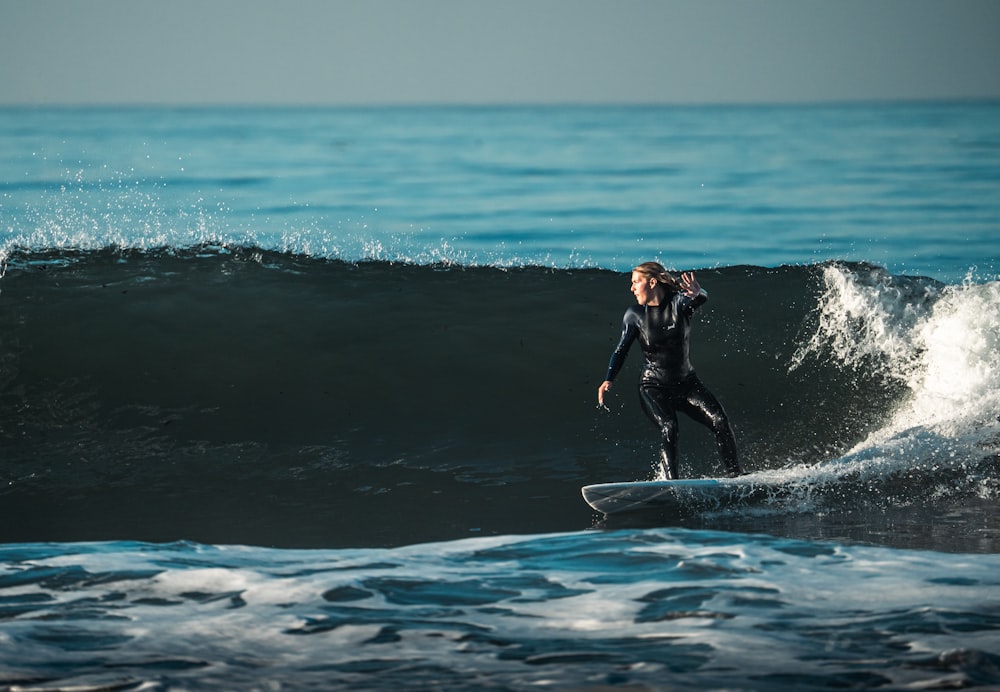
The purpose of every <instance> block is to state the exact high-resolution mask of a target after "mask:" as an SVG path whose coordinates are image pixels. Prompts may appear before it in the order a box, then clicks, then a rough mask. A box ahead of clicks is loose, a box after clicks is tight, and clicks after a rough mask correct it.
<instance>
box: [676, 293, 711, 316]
mask: <svg viewBox="0 0 1000 692" xmlns="http://www.w3.org/2000/svg"><path fill="white" fill-rule="evenodd" d="M707 302H708V291H706V290H705V289H704V288H703V289H701V293H699V294H698V295H696V296H695V297H694V298H689V297H688V296H685V295H681V299H680V305H679V306H678V307H680V309H681V310H682V311H684V312H685V313H687V314H688V315H690V314H692V313H693V312H694V311H695V310H697V309H698V308H700V307H701V306H702V305H704V304H705V303H707Z"/></svg>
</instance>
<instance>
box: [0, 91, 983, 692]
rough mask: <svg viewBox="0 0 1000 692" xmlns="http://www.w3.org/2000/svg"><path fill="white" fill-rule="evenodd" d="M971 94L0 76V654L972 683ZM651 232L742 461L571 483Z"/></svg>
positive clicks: (157, 668)
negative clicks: (79, 82)
mask: <svg viewBox="0 0 1000 692" xmlns="http://www.w3.org/2000/svg"><path fill="white" fill-rule="evenodd" d="M998 116H1000V105H998V104H996V103H927V104H830V105H823V106H752V107H751V106H744V107H723V106H712V107H694V106H691V107H666V106H648V107H637V106H636V107H611V106H606V107H584V106H578V107H528V106H524V107H510V108H490V107H476V108H466V107H447V108H404V107H397V108H346V109H323V108H312V109H309V108H305V109H295V108H287V109H267V108H260V109H255V108H217V109H170V108H152V107H151V108H132V109H130V108H120V109H104V108H47V109H31V108H25V109H17V108H14V109H3V110H0V154H2V156H0V688H3V689H10V690H31V689H33V690H50V691H51V690H60V689H63V690H69V689H74V690H104V689H164V690H166V689H234V688H239V689H244V688H245V689H331V688H332V689H372V688H381V687H392V686H396V687H405V688H407V689H469V688H476V689H480V688H485V689H536V688H539V687H542V688H551V689H580V688H587V687H593V688H612V689H614V688H621V689H636V688H639V689H664V688H667V689H670V688H680V689H683V688H699V689H750V690H757V689H759V690H780V689H788V690H792V689H794V690H810V689H815V690H822V689H832V688H837V689H842V688H845V687H847V688H860V689H886V690H894V689H899V690H903V689H953V688H960V687H961V688H975V687H983V688H992V687H995V686H997V685H1000V596H998V595H1000V589H998V578H997V577H996V574H997V568H998V567H1000V565H998V558H997V556H998V555H1000V513H998V512H997V510H996V502H997V498H998V493H1000V400H998V396H1000V395H998V394H997V392H998V391H1000V386H998V385H1000V355H998V353H1000V349H998V346H1000V281H998V276H997V266H998V265H997V260H998V252H997V250H998V245H997V238H998V232H1000V117H998ZM650 259H654V260H659V261H661V262H663V263H664V264H665V265H666V266H668V267H669V268H671V269H672V270H676V271H682V270H683V271H687V270H693V271H695V272H696V274H697V276H698V278H699V281H700V282H701V284H702V285H703V286H704V287H705V288H706V289H707V290H708V291H709V295H710V301H709V303H708V304H707V305H706V306H705V307H704V308H702V309H701V310H700V311H699V313H698V315H697V317H696V320H695V324H694V343H693V347H692V360H693V362H694V365H695V367H696V368H697V370H698V372H699V375H700V377H701V378H702V379H703V380H704V381H705V382H706V384H708V386H709V387H710V388H711V389H712V391H713V392H714V393H715V394H716V395H717V396H718V397H719V399H720V400H721V401H722V402H723V404H724V405H725V407H726V410H727V412H728V414H729V416H730V418H731V420H732V421H733V424H734V426H735V428H736V433H737V441H738V444H739V447H740V452H741V455H742V457H743V461H744V466H746V467H747V469H748V470H749V471H751V474H750V475H749V476H748V477H747V479H746V481H747V483H748V487H753V484H755V483H756V484H759V485H760V486H761V487H766V488H780V492H771V493H749V492H748V494H747V496H746V498H745V499H744V500H743V501H739V502H735V503H733V504H731V505H727V506H713V505H711V503H709V504H704V503H691V504H690V505H689V506H687V507H685V508H682V510H681V511H675V512H671V513H667V514H664V513H655V512H652V513H639V514H635V515H629V516H622V517H603V516H600V515H595V514H594V513H593V512H592V511H591V510H590V509H589V508H588V507H587V506H586V504H585V503H584V502H583V500H582V498H581V497H580V487H581V486H582V485H585V484H589V483H597V482H608V481H619V480H648V479H651V478H653V477H654V475H655V473H656V444H657V442H656V434H655V431H654V430H652V429H651V426H650V425H649V423H648V421H647V420H645V418H644V416H643V414H642V412H641V410H640V408H639V403H638V401H637V397H636V396H635V393H634V383H635V382H636V380H637V377H638V369H639V363H638V361H639V359H638V357H636V356H633V358H632V361H631V362H629V363H628V364H627V365H626V368H625V369H624V370H623V372H622V374H621V375H620V379H619V384H618V385H617V386H616V390H615V397H614V399H613V401H612V404H611V410H610V411H604V410H600V409H598V408H597V407H596V406H595V404H596V389H597V385H598V384H599V383H600V380H601V379H603V375H604V368H605V366H606V364H607V359H608V356H609V355H610V350H611V348H613V345H614V343H615V342H616V340H617V336H618V330H619V328H620V324H621V317H622V313H623V312H624V310H625V308H626V307H627V306H628V304H629V303H630V301H631V300H632V297H631V295H630V294H629V292H628V272H629V270H630V269H631V267H632V266H634V265H636V264H638V263H639V262H642V261H645V260H650ZM680 452H681V466H682V471H683V472H684V473H685V475H687V476H690V477H707V476H714V475H718V474H719V473H720V470H721V469H720V464H719V460H718V459H717V457H716V453H715V450H714V445H713V442H712V440H711V438H710V435H709V434H708V433H707V431H704V430H703V429H701V428H699V427H698V426H695V425H688V424H687V423H686V422H685V421H683V420H682V428H681V437H680Z"/></svg>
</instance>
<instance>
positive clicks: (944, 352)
mask: <svg viewBox="0 0 1000 692" xmlns="http://www.w3.org/2000/svg"><path fill="white" fill-rule="evenodd" d="M823 283H824V290H823V294H822V297H821V300H820V303H819V307H818V310H817V315H818V324H817V327H816V331H815V333H814V334H813V335H812V337H811V338H810V339H809V340H808V341H807V342H806V343H805V344H804V345H803V346H802V348H801V349H800V350H799V352H798V353H797V354H796V357H795V363H794V364H793V367H794V366H796V365H799V364H801V362H802V361H803V360H804V359H805V358H808V357H824V356H826V357H829V358H831V359H833V360H834V361H835V362H837V363H838V364H839V365H840V366H841V367H844V368H851V369H856V370H858V371H859V372H861V373H865V374H868V375H871V376H876V377H883V378H891V379H894V380H896V381H897V382H899V383H901V384H903V385H905V386H906V388H907V389H908V395H907V396H906V397H905V398H904V399H903V400H902V401H901V402H900V404H899V406H898V408H897V409H896V410H895V411H894V412H892V415H891V417H890V418H889V420H888V421H887V423H886V424H885V425H883V426H882V427H880V428H879V429H878V430H875V431H874V432H872V433H871V434H869V435H868V436H867V437H866V438H865V439H864V440H862V441H860V442H859V443H858V444H857V445H855V446H854V447H853V448H852V449H851V450H849V451H848V452H847V454H845V455H844V456H843V457H841V458H840V459H839V460H837V462H838V463H837V464H836V467H835V468H827V469H825V471H826V472H830V471H832V472H834V473H835V474H836V475H838V476H839V475H841V474H843V473H846V472H850V473H852V474H854V475H860V476H861V477H862V478H863V477H875V476H881V475H884V474H885V473H887V472H892V471H895V470H903V469H913V468H920V467H923V468H926V469H929V470H935V469H938V468H942V467H950V468H955V467H957V466H960V465H965V464H970V463H976V462H978V461H980V460H982V459H983V458H984V457H985V456H987V455H991V454H992V455H995V454H997V453H1000V422H998V415H1000V282H997V281H993V282H988V283H975V282H973V281H971V279H970V280H966V281H965V282H963V283H962V284H959V285H952V286H944V285H941V284H938V283H936V282H932V281H930V280H925V279H914V278H908V277H892V276H890V275H888V274H887V273H886V272H884V271H882V270H879V269H874V268H871V269H861V270H859V269H857V268H848V267H844V266H840V265H830V266H828V267H826V268H825V269H824V271H823ZM862 376H864V375H862Z"/></svg>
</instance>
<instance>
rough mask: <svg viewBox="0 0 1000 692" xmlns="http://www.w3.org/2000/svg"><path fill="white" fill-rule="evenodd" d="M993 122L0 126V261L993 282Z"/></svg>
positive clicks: (895, 116)
mask: <svg viewBox="0 0 1000 692" xmlns="http://www.w3.org/2000/svg"><path fill="white" fill-rule="evenodd" d="M998 108H1000V106H998V105H997V104H995V103H970V104H879V105H841V106H836V105H830V106H786V107H721V106H720V107H683V108H681V107H678V108H667V107H646V108H642V107H628V108H615V107H601V108H587V107H575V108H556V107H548V108H529V107H522V108H485V107H481V108H459V107H453V108H431V107H428V108H388V109H364V108H358V109H333V110H326V109H315V110H308V109H306V110H302V109H291V110H282V109H264V110H249V109H237V110H233V109H221V110H202V109H196V110H172V109H132V110H130V109H92V110H88V109H82V110H58V109H56V110H32V109H15V110H10V109H8V110H4V111H2V112H0V147H2V148H0V160H2V161H3V164H2V167H3V168H2V170H0V180H2V181H3V182H4V189H3V196H2V198H0V202H2V207H0V212H2V214H3V225H2V228H0V232H2V235H0V243H2V244H0V252H9V251H10V249H11V248H13V247H27V248H33V249H37V248H60V247H75V248H99V247H105V246H108V245H117V246H122V247H139V248H151V247H158V246H173V247H176V246H185V245H190V244H193V243H200V242H216V243H223V244H227V245H234V244H242V245H253V246H257V247H261V248H264V249H274V250H280V251H286V252H296V253H305V254H307V255H310V256H313V257H328V258H330V257H333V258H340V259H344V260H348V261H356V260H360V259H384V260H392V261H408V262H418V263H433V262H449V263H456V264H462V265H467V264H488V265H498V266H520V265H524V264H538V265H541V266H550V267H603V268H608V269H615V270H618V271H624V270H627V269H630V268H631V267H632V266H634V265H635V264H637V263H639V262H640V261H644V260H645V259H647V258H649V257H657V258H660V259H661V260H662V261H663V262H664V263H665V264H666V265H667V266H668V267H672V268H682V267H686V268H700V267H719V266H732V265H739V264H750V265H758V266H776V265H780V264H812V263H816V262H821V261H823V260H847V261H852V260H853V261H866V262H871V263H874V264H877V265H880V266H883V267H885V268H887V269H889V270H890V271H891V272H893V273H907V274H923V275H927V276H931V277H934V278H937V279H940V280H943V281H955V280H960V279H962V278H963V277H964V276H965V275H966V274H967V273H969V272H970V271H972V272H973V274H974V275H976V276H978V277H983V278H992V277H993V276H994V274H995V272H996V271H997V268H996V260H997V242H996V230H997V229H996V219H997V218H998V211H1000V209H998V207H1000V202H998V200H1000V195H998V194H997V192H998V185H1000V182H998V181H1000V117H998Z"/></svg>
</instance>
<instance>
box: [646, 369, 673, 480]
mask: <svg viewBox="0 0 1000 692" xmlns="http://www.w3.org/2000/svg"><path fill="white" fill-rule="evenodd" d="M639 401H640V402H641V403H642V410H643V411H645V412H646V415H647V416H649V419H650V420H651V421H653V424H654V425H655V426H656V427H657V429H658V430H659V431H660V440H661V446H660V465H661V466H662V467H663V475H664V476H665V477H666V478H667V479H668V480H675V479H677V478H680V476H679V474H678V470H677V414H676V413H675V412H674V407H673V405H672V404H671V402H670V396H669V395H668V393H667V392H666V391H664V390H663V389H662V388H660V387H656V386H640V387H639Z"/></svg>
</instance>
